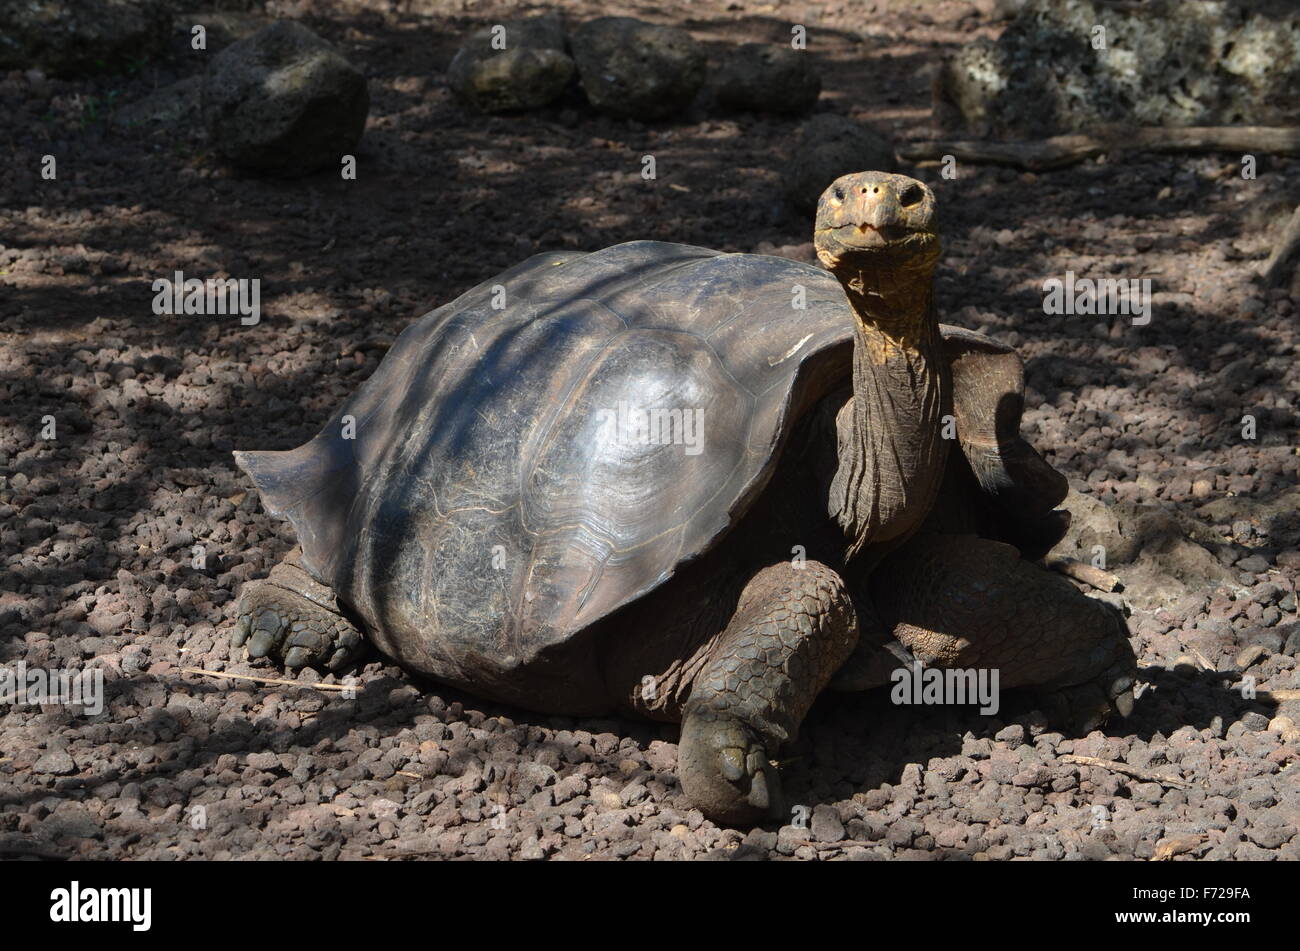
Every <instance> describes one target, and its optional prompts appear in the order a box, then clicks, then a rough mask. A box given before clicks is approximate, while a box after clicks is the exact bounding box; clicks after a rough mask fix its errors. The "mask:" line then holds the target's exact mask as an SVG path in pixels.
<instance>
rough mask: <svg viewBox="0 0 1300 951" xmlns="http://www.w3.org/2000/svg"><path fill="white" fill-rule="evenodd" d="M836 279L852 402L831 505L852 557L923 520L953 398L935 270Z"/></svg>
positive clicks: (845, 414)
mask: <svg viewBox="0 0 1300 951" xmlns="http://www.w3.org/2000/svg"><path fill="white" fill-rule="evenodd" d="M836 276H837V277H839V278H840V283H841V284H842V285H843V287H844V290H845V293H846V294H847V295H848V298H849V303H850V304H851V305H852V306H853V311H854V314H855V316H856V318H857V319H856V324H857V328H856V333H855V337H854V344H853V400H852V401H851V402H850V403H849V404H847V405H845V407H844V409H843V410H841V411H840V414H839V417H838V418H837V420H836V429H837V431H838V442H839V445H838V456H839V465H838V468H837V469H836V472H835V477H834V480H833V481H832V483H831V493H830V505H829V509H830V514H831V515H832V516H833V517H834V518H835V519H836V520H837V521H838V522H839V524H840V527H841V528H842V529H843V530H844V534H845V537H846V538H847V539H848V549H847V552H846V557H848V558H854V557H855V556H856V555H858V553H859V552H861V551H863V550H864V549H874V550H876V551H877V553H883V552H884V551H887V550H888V548H891V547H893V546H894V545H896V544H900V543H901V542H903V541H904V540H906V538H907V537H908V536H910V535H911V534H912V533H913V532H914V531H915V530H916V529H917V528H918V527H919V526H920V524H921V522H922V521H923V520H924V519H925V516H926V514H927V513H928V512H929V510H930V508H931V506H932V505H933V503H934V499H935V496H936V495H937V494H938V490H939V483H940V481H941V480H942V476H943V470H944V463H945V460H946V452H947V442H948V441H947V440H945V439H943V438H942V435H941V430H942V417H943V415H944V414H945V413H948V412H951V410H950V408H949V407H950V405H951V401H950V397H949V392H948V391H949V374H948V367H947V363H946V362H945V361H944V359H943V355H942V351H941V348H940V336H939V323H938V319H937V318H936V316H935V309H934V281H933V278H932V274H931V272H929V271H927V272H926V273H925V274H924V275H916V274H910V275H904V276H903V279H902V280H899V281H895V282H890V281H887V280H883V279H872V276H870V275H864V274H862V273H861V272H858V273H856V274H839V273H837V275H836ZM877 546H884V547H883V548H878V547H877ZM867 560H868V561H870V560H872V559H870V558H869V559H867Z"/></svg>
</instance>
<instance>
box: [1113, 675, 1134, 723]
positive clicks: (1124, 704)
mask: <svg viewBox="0 0 1300 951" xmlns="http://www.w3.org/2000/svg"><path fill="white" fill-rule="evenodd" d="M1110 690H1111V695H1112V696H1113V697H1114V698H1115V709H1116V710H1118V711H1119V715H1120V716H1122V717H1127V716H1129V715H1130V714H1132V713H1133V706H1134V704H1135V703H1136V702H1137V698H1136V697H1134V696H1133V678H1132V677H1120V678H1119V679H1118V680H1116V681H1115V682H1114V683H1113V684H1111V688H1110Z"/></svg>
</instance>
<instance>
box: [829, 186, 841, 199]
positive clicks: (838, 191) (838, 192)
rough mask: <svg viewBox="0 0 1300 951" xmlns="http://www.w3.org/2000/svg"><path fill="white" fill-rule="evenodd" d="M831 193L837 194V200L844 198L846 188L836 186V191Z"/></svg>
mask: <svg viewBox="0 0 1300 951" xmlns="http://www.w3.org/2000/svg"><path fill="white" fill-rule="evenodd" d="M831 194H833V195H834V196H835V200H836V201H843V200H844V189H842V188H839V187H838V186H837V187H836V189H835V191H833V192H832V193H831Z"/></svg>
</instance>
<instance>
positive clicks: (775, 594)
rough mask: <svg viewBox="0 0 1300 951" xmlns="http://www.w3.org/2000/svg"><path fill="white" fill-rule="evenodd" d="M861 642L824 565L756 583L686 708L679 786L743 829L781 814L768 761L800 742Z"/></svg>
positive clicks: (772, 571) (776, 572)
mask: <svg viewBox="0 0 1300 951" xmlns="http://www.w3.org/2000/svg"><path fill="white" fill-rule="evenodd" d="M857 636H858V631H857V617H856V614H855V612H854V610H853V603H852V600H851V598H850V596H849V594H848V590H847V588H846V586H845V585H844V583H843V581H842V580H841V579H840V577H839V575H837V574H836V573H835V572H834V571H833V570H831V569H830V568H828V567H826V566H825V565H823V564H821V563H819V562H815V561H808V562H806V563H805V564H804V565H803V566H802V567H796V566H795V565H793V564H790V563H784V562H783V563H781V564H777V565H773V566H771V567H768V568H764V569H763V570H762V571H759V572H758V573H757V574H755V575H754V577H753V578H752V579H751V580H750V582H749V583H748V585H746V587H745V589H744V591H743V593H742V594H741V596H740V601H739V602H738V604H737V605H736V610H735V613H734V614H733V615H732V618H731V622H730V623H729V624H728V625H727V627H726V629H725V630H724V631H723V632H722V633H721V634H719V635H718V636H717V638H716V639H715V640H714V642H713V644H712V645H711V647H710V649H709V652H708V657H707V660H706V661H705V663H704V665H703V666H702V667H701V669H700V672H699V673H698V674H697V675H696V677H695V678H694V680H693V681H692V683H691V691H690V697H689V698H688V699H687V701H686V704H685V706H684V707H683V710H682V736H681V744H680V747H679V752H678V760H679V763H680V777H681V782H682V788H683V789H684V790H685V792H686V794H687V795H688V796H689V797H690V798H691V801H692V802H694V803H695V804H696V805H697V806H698V807H699V808H700V809H701V810H702V811H703V812H704V813H705V814H706V815H707V816H709V817H710V818H711V819H714V820H716V821H721V822H730V823H741V822H749V821H757V820H761V819H763V818H765V817H767V816H769V815H773V814H775V813H777V812H779V811H780V810H781V809H782V808H783V806H782V803H781V796H780V786H779V781H778V779H777V776H776V772H775V770H773V769H772V767H771V765H770V764H769V762H768V758H769V756H770V755H771V754H773V753H775V752H776V751H777V750H778V749H779V748H780V747H781V746H782V745H783V744H785V743H787V742H789V741H792V740H794V739H795V738H796V737H797V735H798V732H799V725H800V723H802V722H803V718H804V715H805V714H806V713H807V712H808V709H809V708H810V707H811V706H812V703H813V700H815V699H816V698H817V695H818V694H819V693H820V692H821V691H822V688H824V687H825V686H826V684H827V683H828V682H829V681H830V679H831V677H832V676H833V675H834V673H835V671H836V670H837V669H838V668H839V666H840V665H841V664H842V663H843V662H844V660H845V658H847V657H848V656H849V654H850V653H851V652H852V650H853V647H854V644H855V643H856V642H857Z"/></svg>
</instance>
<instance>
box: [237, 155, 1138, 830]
mask: <svg viewBox="0 0 1300 951" xmlns="http://www.w3.org/2000/svg"><path fill="white" fill-rule="evenodd" d="M814 240H815V247H816V251H817V255H818V257H819V259H820V260H821V262H822V264H823V265H825V270H823V269H821V268H817V267H813V266H811V265H806V264H800V263H796V262H793V261H789V260H785V259H782V258H778V257H769V256H765V255H759V254H723V253H718V252H716V251H710V250H706V249H703V248H697V247H689V246H685V245H679V244H667V243H660V242H654V241H634V242H631V243H627V244H620V245H616V246H614V247H610V248H606V249H605V250H603V251H595V252H592V253H588V254H580V253H548V254H539V255H536V256H534V257H532V258H529V259H528V260H527V261H524V262H523V263H522V264H519V265H517V266H515V267H513V268H511V269H510V270H507V271H506V272H504V273H503V274H500V275H498V276H497V277H495V278H493V279H491V280H490V281H488V282H486V283H484V284H481V285H479V286H478V287H476V288H474V289H473V290H470V291H468V292H466V293H465V294H463V295H462V296H460V297H459V298H457V299H456V300H454V301H452V302H451V303H449V304H446V305H444V306H442V307H440V308H438V309H437V310H435V311H433V312H432V313H429V314H427V315H425V316H424V317H422V318H421V319H420V320H418V321H417V322H416V323H414V324H413V325H411V326H410V327H408V328H407V329H406V331H405V332H404V333H402V335H401V336H400V337H399V338H398V339H397V341H396V342H395V343H394V345H393V347H392V349H391V350H390V351H389V352H388V354H387V355H386V356H385V358H384V360H383V362H382V363H381V364H380V366H379V368H378V369H377V370H376V371H375V373H374V375H373V376H371V377H370V379H369V380H367V381H366V382H365V384H363V385H362V386H361V387H360V389H358V390H357V392H356V393H355V394H354V395H353V396H352V398H351V399H349V400H348V401H347V402H346V403H345V404H344V405H343V406H342V407H340V408H339V410H338V412H337V413H335V415H334V416H333V418H332V419H330V421H329V422H328V423H327V424H326V425H325V427H324V429H322V430H321V431H320V433H319V435H317V436H316V437H315V438H314V439H312V440H311V441H310V442H308V443H306V444H305V445H302V446H300V447H298V448H297V449H291V450H288V451H283V452H240V453H236V459H237V461H238V463H239V465H240V466H242V467H243V468H244V470H245V471H246V472H247V473H248V474H249V475H250V476H251V477H252V479H253V482H254V483H255V484H256V486H257V489H258V491H259V493H260V494H261V499H262V502H263V504H264V505H265V507H266V508H267V510H268V511H270V512H271V513H273V514H276V515H280V516H283V517H286V518H288V519H289V520H290V521H291V522H292V524H293V527H294V528H295V530H296V532H297V536H298V540H299V543H300V548H299V549H295V551H294V552H293V553H292V554H291V555H290V557H289V558H288V559H287V560H286V561H285V562H284V563H282V564H280V565H278V566H277V567H276V568H275V569H274V570H273V571H272V572H271V575H270V577H269V578H268V579H266V580H265V581H261V582H254V583H251V584H249V585H248V586H246V588H245V591H244V594H243V598H242V602H241V607H240V611H239V619H238V624H237V628H236V634H235V637H234V641H235V643H236V644H237V645H238V644H241V643H244V642H245V641H246V642H247V644H248V653H249V655H250V656H252V657H265V656H271V657H274V658H278V659H279V660H281V661H282V662H283V663H284V664H285V665H286V666H288V667H291V668H294V667H301V666H304V665H316V666H320V667H327V668H329V669H333V670H338V669H341V668H343V667H345V666H347V665H348V664H349V663H351V662H352V661H353V660H354V659H355V658H356V656H357V655H358V653H359V651H360V650H361V648H362V645H363V638H368V639H369V640H370V641H372V642H373V643H374V644H375V645H376V646H378V648H379V649H380V650H381V651H383V652H384V653H385V654H387V655H388V656H389V657H391V658H393V659H394V660H396V661H397V662H398V663H400V664H402V665H403V666H404V667H406V668H408V669H409V670H411V671H415V672H418V673H420V674H424V675H427V676H429V677H431V678H433V679H435V680H437V681H441V682H443V683H445V684H450V685H452V686H454V687H458V688H462V689H464V690H466V691H469V692H472V693H474V694H477V695H480V696H483V697H487V698H492V699H494V700H498V701H504V702H507V703H510V704H516V705H518V706H521V707H526V708H529V709H531V710H535V711H541V712H545V713H554V714H568V715H588V714H597V713H604V712H610V711H616V712H621V713H626V714H632V715H639V716H644V717H650V718H654V719H660V720H668V721H673V722H680V723H681V744H680V748H679V772H680V780H681V783H682V786H683V788H684V790H685V792H686V793H687V795H688V796H689V797H690V799H691V800H692V801H693V802H694V803H695V804H696V805H698V806H699V808H700V809H701V810H703V811H704V812H705V813H706V814H707V815H708V816H710V817H712V818H714V819H717V820H719V821H726V822H744V821H751V820H755V819H758V818H760V817H761V816H763V815H765V814H767V813H768V812H769V811H770V810H772V809H774V808H775V807H776V804H777V803H778V802H779V788H778V777H777V774H776V771H775V769H774V768H773V766H772V765H771V761H770V757H771V756H773V755H774V754H775V752H776V751H777V750H778V749H779V748H780V747H782V746H783V745H785V744H787V743H789V742H790V741H791V740H792V739H793V738H794V737H795V736H796V734H797V731H798V729H799V725H800V723H801V721H802V720H803V718H804V715H805V714H806V713H807V712H808V709H809V707H810V706H811V705H812V702H813V700H814V699H815V698H816V697H817V695H818V694H819V693H820V692H821V691H822V690H823V689H825V688H828V687H829V688H831V689H845V690H860V689H866V688H870V687H875V686H879V685H883V684H886V683H888V682H889V680H890V673H891V671H893V670H894V669H897V668H898V667H899V666H900V663H902V661H900V660H899V659H898V656H897V655H902V657H903V660H904V661H906V660H907V659H908V658H911V657H915V658H916V659H917V660H918V661H919V662H921V663H924V664H929V665H934V666H939V667H944V668H952V667H958V668H963V669H969V668H996V669H997V670H998V672H999V675H1000V682H1001V686H1003V687H1017V686H1021V687H1032V688H1035V689H1036V690H1038V691H1040V692H1041V696H1042V703H1043V705H1044V709H1046V710H1047V711H1048V713H1049V714H1051V715H1053V716H1055V717H1057V718H1059V719H1060V720H1061V722H1063V723H1065V724H1071V725H1073V726H1074V727H1075V728H1088V727H1090V726H1091V725H1092V724H1094V723H1097V722H1099V721H1100V720H1101V719H1102V718H1104V717H1105V716H1106V715H1108V714H1109V713H1111V712H1113V711H1116V710H1118V711H1119V712H1120V713H1123V714H1127V713H1128V712H1129V709H1130V708H1131V705H1132V701H1133V696H1132V689H1131V688H1132V686H1133V683H1134V679H1133V674H1134V672H1135V669H1136V668H1135V660H1134V656H1133V652H1132V649H1131V647H1130V644H1129V641H1128V632H1127V630H1126V627H1125V625H1124V622H1123V620H1122V619H1121V618H1120V617H1119V615H1118V614H1117V612H1115V611H1114V610H1113V609H1111V608H1109V607H1108V606H1107V605H1105V604H1103V603H1101V602H1100V601H1097V600H1094V599H1091V598H1088V597H1086V596H1084V595H1083V594H1081V593H1079V592H1078V591H1077V590H1076V589H1075V588H1074V587H1073V586H1072V585H1071V584H1070V583H1069V582H1068V581H1066V580H1065V579H1063V578H1061V577H1059V576H1058V575H1055V574H1053V573H1051V572H1049V571H1047V570H1046V569H1044V568H1043V567H1041V565H1040V564H1037V563H1036V561H1039V560H1040V559H1041V556H1042V555H1043V554H1044V553H1045V552H1046V551H1047V550H1048V549H1049V548H1050V547H1051V546H1052V545H1053V544H1054V543H1055V542H1056V541H1057V540H1058V539H1059V538H1060V537H1061V535H1062V534H1063V532H1064V530H1065V527H1066V525H1067V522H1068V516H1066V514H1065V513H1064V512H1060V511H1054V510H1055V508H1056V506H1057V504H1058V503H1059V502H1060V501H1061V500H1062V498H1063V497H1064V495H1065V492H1066V484H1065V480H1064V478H1063V477H1062V476H1061V475H1060V474H1059V473H1058V472H1056V471H1055V470H1054V469H1053V468H1052V467H1051V466H1050V465H1049V464H1048V463H1047V462H1046V461H1044V460H1043V459H1042V457H1041V456H1039V455H1038V453H1037V452H1035V451H1034V449H1033V448H1031V447H1030V446H1029V445H1028V443H1026V442H1025V441H1024V440H1023V439H1022V438H1021V435H1020V431H1019V430H1020V418H1021V411H1022V406H1023V389H1024V384H1023V379H1022V366H1021V363H1020V360H1019V358H1018V357H1017V356H1016V354H1015V353H1014V352H1013V351H1011V350H1010V349H1009V348H1008V347H1006V346H1004V345H1002V344H1000V343H997V342H996V341H994V340H992V339H990V338H988V337H986V336H983V335H981V334H978V333H973V332H971V331H967V330H961V329H958V328H955V327H948V326H944V325H941V324H939V323H938V321H937V318H936V314H935V306H934V290H933V284H934V281H933V276H934V269H935V265H936V262H937V261H938V258H939V254H940V241H939V236H938V233H937V227H936V223H935V200H934V195H933V193H932V192H931V191H930V189H929V188H928V187H926V186H925V185H924V184H922V183H921V182H919V181H915V180H913V179H911V178H908V177H905V176H902V175H893V174H885V173H879V172H864V173H860V174H854V175H847V176H844V177H843V178H840V179H838V180H837V181H835V182H834V184H833V185H832V186H831V187H830V188H829V189H828V190H827V191H826V193H825V194H824V195H823V196H822V198H821V201H820V203H819V207H818V212H817V221H816V231H815V239H814ZM909 651H910V653H908V652H909Z"/></svg>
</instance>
